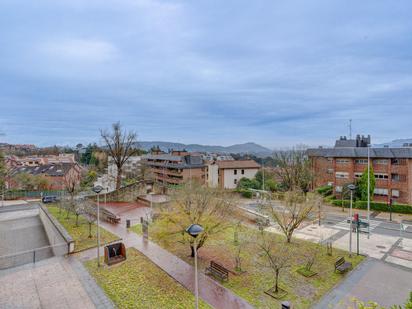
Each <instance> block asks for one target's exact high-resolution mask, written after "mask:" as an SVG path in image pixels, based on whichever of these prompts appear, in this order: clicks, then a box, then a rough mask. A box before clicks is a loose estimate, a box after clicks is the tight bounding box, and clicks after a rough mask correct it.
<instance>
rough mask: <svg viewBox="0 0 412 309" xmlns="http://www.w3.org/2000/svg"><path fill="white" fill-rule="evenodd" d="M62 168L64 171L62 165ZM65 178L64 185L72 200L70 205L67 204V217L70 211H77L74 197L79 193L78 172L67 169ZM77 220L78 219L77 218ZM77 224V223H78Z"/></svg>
mask: <svg viewBox="0 0 412 309" xmlns="http://www.w3.org/2000/svg"><path fill="white" fill-rule="evenodd" d="M61 169H62V170H63V172H65V171H64V166H62V167H61ZM63 179H64V180H63V181H64V187H65V190H66V192H67V193H68V194H69V196H70V200H69V205H68V206H66V207H67V218H68V217H69V212H70V211H73V212H74V213H75V212H76V207H75V201H74V197H75V196H76V194H77V191H78V189H79V185H80V182H79V179H78V176H77V174H76V173H73V172H72V171H71V169H70V170H68V171H67V173H66V175H65V176H64V178H63ZM76 222H77V220H76ZM76 225H77V223H76Z"/></svg>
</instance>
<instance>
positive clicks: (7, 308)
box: [0, 257, 113, 309]
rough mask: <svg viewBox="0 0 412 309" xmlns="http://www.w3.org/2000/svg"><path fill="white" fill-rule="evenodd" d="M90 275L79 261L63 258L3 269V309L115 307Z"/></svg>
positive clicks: (0, 292)
mask: <svg viewBox="0 0 412 309" xmlns="http://www.w3.org/2000/svg"><path fill="white" fill-rule="evenodd" d="M79 267H80V268H81V269H79ZM79 274H81V275H79ZM88 277H89V275H88V273H87V271H86V270H85V269H84V268H83V266H82V265H81V264H80V263H79V262H78V261H73V260H71V258H63V257H53V258H50V259H46V260H43V261H41V262H39V263H36V264H27V265H24V266H20V267H16V268H11V269H7V270H2V271H0V286H1V289H0V308H2V309H28V308H42V309H49V308H50V309H56V308H61V309H79V308H82V309H83V308H84V309H88V308H113V306H112V303H111V302H110V300H108V299H107V297H106V296H105V295H104V293H103V292H102V291H101V290H100V288H99V287H97V285H96V284H95V283H94V280H93V279H91V278H88ZM93 284H94V285H95V286H93Z"/></svg>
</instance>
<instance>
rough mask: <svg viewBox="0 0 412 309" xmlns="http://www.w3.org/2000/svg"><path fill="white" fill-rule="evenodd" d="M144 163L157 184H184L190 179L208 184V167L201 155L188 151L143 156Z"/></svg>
mask: <svg viewBox="0 0 412 309" xmlns="http://www.w3.org/2000/svg"><path fill="white" fill-rule="evenodd" d="M142 163H143V164H146V166H147V167H149V168H150V172H151V174H152V175H153V177H154V179H155V180H156V181H157V182H160V183H163V184H166V185H178V184H182V183H184V182H186V181H188V180H189V179H196V180H198V181H200V182H201V183H206V174H207V167H206V165H205V164H204V163H203V159H202V156H201V155H200V154H195V153H189V152H186V151H172V152H171V153H168V154H150V155H145V156H142Z"/></svg>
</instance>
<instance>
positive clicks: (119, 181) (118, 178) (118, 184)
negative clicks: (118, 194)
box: [116, 167, 122, 190]
mask: <svg viewBox="0 0 412 309" xmlns="http://www.w3.org/2000/svg"><path fill="white" fill-rule="evenodd" d="M121 186H122V168H121V167H117V176H116V190H118V189H120V187H121Z"/></svg>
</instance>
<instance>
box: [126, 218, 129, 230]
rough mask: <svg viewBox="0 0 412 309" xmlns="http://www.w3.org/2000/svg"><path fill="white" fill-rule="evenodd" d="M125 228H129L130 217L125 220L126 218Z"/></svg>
mask: <svg viewBox="0 0 412 309" xmlns="http://www.w3.org/2000/svg"><path fill="white" fill-rule="evenodd" d="M126 228H127V229H128V228H130V219H127V220H126Z"/></svg>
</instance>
